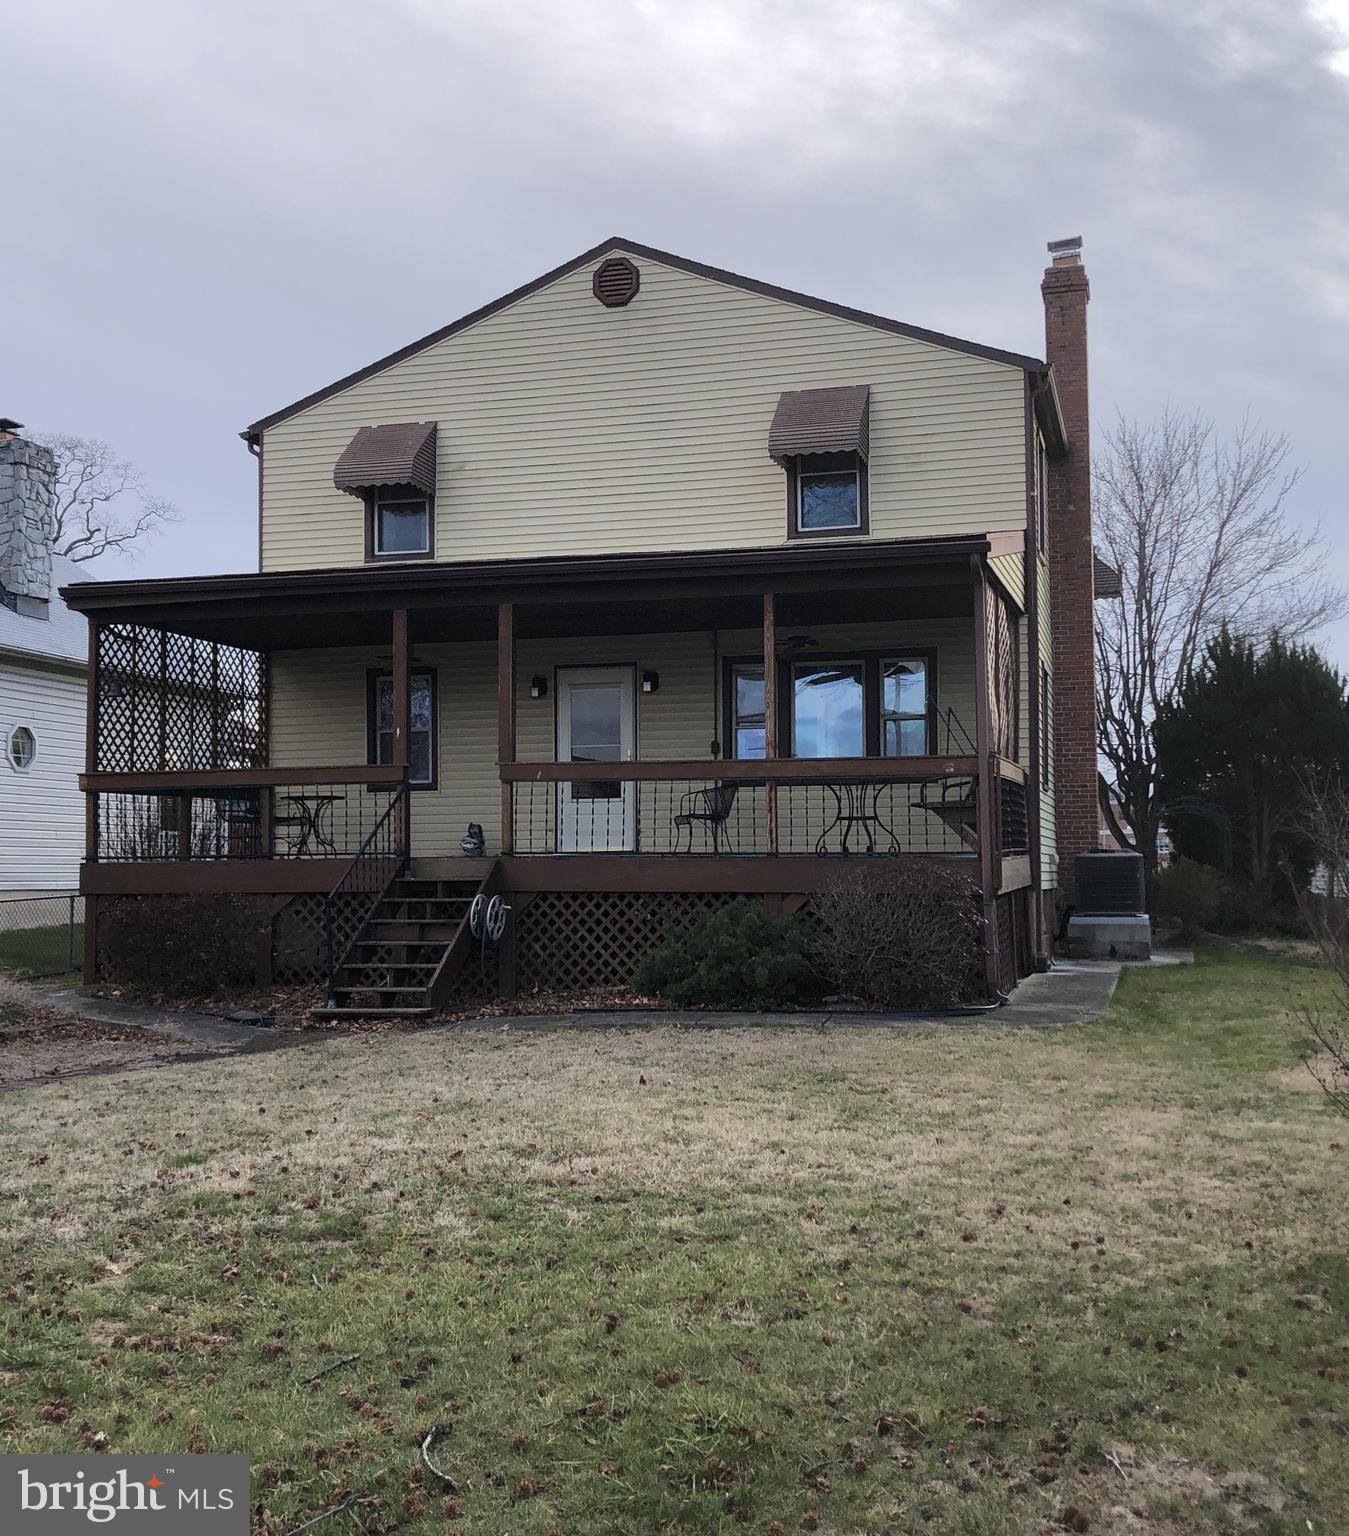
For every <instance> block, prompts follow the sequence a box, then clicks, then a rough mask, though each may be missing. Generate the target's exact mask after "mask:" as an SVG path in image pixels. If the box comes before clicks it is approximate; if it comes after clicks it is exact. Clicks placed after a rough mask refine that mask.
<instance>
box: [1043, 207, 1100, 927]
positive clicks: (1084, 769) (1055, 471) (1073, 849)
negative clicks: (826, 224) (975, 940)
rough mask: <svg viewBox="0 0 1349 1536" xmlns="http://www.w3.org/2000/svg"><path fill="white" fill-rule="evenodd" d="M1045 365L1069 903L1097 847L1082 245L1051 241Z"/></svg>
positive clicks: (1058, 782)
mask: <svg viewBox="0 0 1349 1536" xmlns="http://www.w3.org/2000/svg"><path fill="white" fill-rule="evenodd" d="M1049 255H1050V264H1049V267H1048V268H1047V269H1046V271H1045V275H1044V281H1043V282H1042V283H1041V284H1040V292H1041V293H1042V294H1043V295H1044V302H1045V359H1046V361H1047V362H1049V363H1050V364H1051V365H1052V366H1053V369H1054V381H1055V385H1056V387H1057V389H1058V397H1059V405H1060V407H1061V408H1062V411H1063V424H1064V428H1065V431H1066V433H1067V437H1068V453H1067V455H1066V457H1064V458H1062V459H1058V460H1056V461H1054V462H1052V463H1051V464H1050V468H1049V572H1050V582H1051V587H1050V619H1051V622H1052V626H1053V635H1054V703H1053V721H1054V779H1055V790H1056V799H1057V804H1058V879H1059V884H1060V885H1062V886H1063V887H1064V889H1065V890H1066V891H1067V892H1068V896H1069V899H1070V900H1071V899H1072V898H1073V896H1074V861H1075V860H1076V857H1077V855H1078V854H1079V853H1086V852H1088V851H1090V850H1091V849H1094V848H1095V847H1096V846H1097V844H1098V842H1099V840H1100V812H1099V810H1098V806H1097V796H1096V648H1095V634H1096V631H1095V617H1094V614H1093V611H1092V603H1093V599H1094V593H1093V585H1092V545H1091V426H1090V419H1089V411H1088V399H1087V301H1088V299H1089V298H1090V297H1091V287H1090V285H1089V284H1088V282H1087V272H1086V268H1085V267H1084V266H1083V265H1082V240H1081V237H1080V236H1075V237H1074V238H1072V239H1070V240H1051V241H1050V242H1049Z"/></svg>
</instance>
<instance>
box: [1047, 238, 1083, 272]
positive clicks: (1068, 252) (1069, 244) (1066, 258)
mask: <svg viewBox="0 0 1349 1536" xmlns="http://www.w3.org/2000/svg"><path fill="white" fill-rule="evenodd" d="M1045 249H1046V250H1047V251H1048V252H1049V254H1050V256H1051V257H1052V258H1053V262H1054V265H1055V266H1056V267H1068V266H1080V265H1081V262H1082V236H1081V235H1069V236H1068V238H1067V239H1066V240H1051V241H1050V242H1049V243H1048V245H1047V246H1046V247H1045Z"/></svg>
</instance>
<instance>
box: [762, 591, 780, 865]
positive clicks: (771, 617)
mask: <svg viewBox="0 0 1349 1536" xmlns="http://www.w3.org/2000/svg"><path fill="white" fill-rule="evenodd" d="M776 656H777V601H776V598H775V597H774V594H773V593H772V592H765V593H764V595H763V755H764V757H765V758H767V759H768V761H769V762H770V763H771V762H773V761H774V760H775V759H776V758H777V755H778V669H777V662H776ZM764 798H765V803H766V809H767V813H768V852H769V853H770V854H774V853H776V852H777V851H778V786H777V780H776V779H774V778H773V777H772V776H771V771H770V776H769V778H768V780H767V782H766V783H765V785H764Z"/></svg>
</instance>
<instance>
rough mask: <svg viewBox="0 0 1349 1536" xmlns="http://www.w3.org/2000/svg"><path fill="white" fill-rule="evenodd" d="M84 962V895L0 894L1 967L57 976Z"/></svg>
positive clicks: (19, 971)
mask: <svg viewBox="0 0 1349 1536" xmlns="http://www.w3.org/2000/svg"><path fill="white" fill-rule="evenodd" d="M83 964H84V897H83V896H0V971H14V972H18V973H19V974H21V975H26V976H60V975H64V974H65V973H66V972H68V971H78V970H79V969H80V967H81V966H82V965H83Z"/></svg>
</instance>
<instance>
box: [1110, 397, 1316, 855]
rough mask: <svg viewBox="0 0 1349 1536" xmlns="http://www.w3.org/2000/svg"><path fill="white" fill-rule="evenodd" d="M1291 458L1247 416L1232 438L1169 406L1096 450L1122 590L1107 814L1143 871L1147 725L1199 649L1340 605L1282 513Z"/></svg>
mask: <svg viewBox="0 0 1349 1536" xmlns="http://www.w3.org/2000/svg"><path fill="white" fill-rule="evenodd" d="M1289 453H1290V447H1289V443H1288V440H1287V438H1285V437H1282V436H1276V435H1274V434H1273V433H1270V432H1267V431H1265V430H1264V429H1263V428H1262V427H1260V426H1259V425H1258V424H1256V423H1254V422H1252V421H1251V420H1250V419H1249V418H1247V419H1245V420H1243V421H1242V422H1241V424H1240V426H1239V427H1238V428H1237V430H1236V432H1235V434H1234V435H1233V436H1232V437H1231V438H1230V439H1224V438H1221V437H1219V435H1218V433H1217V430H1216V428H1215V427H1214V424H1213V422H1212V421H1210V420H1209V419H1208V418H1207V417H1206V416H1204V415H1203V414H1202V413H1200V412H1194V413H1192V414H1190V415H1185V414H1182V413H1181V412H1179V411H1176V410H1174V409H1172V408H1171V407H1170V406H1168V407H1167V408H1166V410H1165V411H1163V413H1162V415H1161V417H1160V418H1159V419H1158V420H1156V421H1154V422H1148V423H1140V422H1135V421H1128V420H1126V419H1124V418H1123V417H1121V418H1119V419H1118V420H1117V421H1116V423H1115V425H1114V426H1113V427H1112V428H1111V429H1110V430H1109V431H1107V432H1106V433H1105V435H1104V438H1103V440H1102V442H1101V446H1100V448H1099V449H1098V450H1097V453H1096V464H1095V477H1094V488H1093V495H1094V505H1095V523H1096V539H1097V543H1098V545H1099V546H1100V548H1101V550H1102V553H1103V554H1104V555H1105V557H1106V559H1108V560H1109V561H1110V563H1111V564H1112V565H1114V566H1115V567H1117V568H1118V570H1119V572H1120V578H1121V584H1122V587H1123V593H1124V596H1123V601H1122V602H1118V603H1115V602H1112V603H1101V604H1099V605H1098V607H1097V614H1096V665H1097V741H1098V747H1099V750H1100V753H1101V755H1102V757H1103V758H1104V759H1105V760H1106V762H1107V764H1108V765H1109V776H1108V777H1107V776H1103V777H1102V782H1101V808H1102V812H1103V814H1104V815H1105V817H1106V819H1107V821H1108V822H1109V823H1110V824H1111V828H1112V830H1113V831H1114V832H1115V834H1116V836H1117V837H1118V838H1119V839H1120V842H1121V845H1122V846H1124V847H1131V848H1137V850H1138V851H1139V852H1140V853H1141V854H1142V855H1143V859H1144V863H1145V865H1146V867H1147V869H1148V870H1149V872H1151V871H1152V870H1153V869H1155V868H1156V864H1157V834H1158V829H1159V824H1160V814H1159V813H1160V806H1159V803H1158V796H1157V754H1156V744H1155V741H1154V738H1153V723H1154V721H1155V719H1156V717H1157V710H1158V708H1159V707H1160V705H1161V704H1162V702H1163V701H1164V700H1165V699H1168V698H1169V697H1170V696H1171V694H1172V692H1173V690H1174V688H1175V687H1176V684H1177V683H1178V682H1179V681H1180V679H1181V678H1183V677H1184V676H1185V675H1186V674H1187V673H1188V672H1189V670H1190V669H1191V668H1192V667H1193V666H1194V664H1195V662H1196V661H1197V659H1198V657H1199V653H1200V650H1201V648H1202V647H1203V646H1204V645H1205V643H1206V642H1207V641H1208V640H1209V639H1210V638H1211V637H1212V636H1213V635H1214V634H1215V633H1216V632H1217V631H1218V630H1219V629H1220V628H1221V627H1222V625H1223V624H1226V625H1227V626H1228V627H1229V628H1230V629H1232V630H1233V631H1234V632H1235V633H1239V634H1244V635H1253V636H1263V635H1265V634H1267V633H1268V632H1269V631H1270V630H1273V629H1277V630H1278V631H1279V633H1280V634H1281V635H1283V637H1284V638H1285V639H1286V640H1294V639H1297V638H1299V637H1301V636H1305V635H1308V634H1310V633H1312V632H1314V631H1316V630H1318V629H1320V628H1322V627H1323V626H1324V625H1325V624H1327V623H1328V622H1329V621H1330V620H1332V619H1334V618H1337V617H1339V615H1340V614H1341V613H1343V612H1344V609H1345V600H1344V594H1343V593H1342V592H1341V591H1340V590H1339V589H1338V588H1337V587H1335V586H1334V585H1332V584H1331V583H1330V582H1328V581H1327V580H1326V579H1325V577H1324V576H1323V575H1322V565H1323V545H1322V540H1321V537H1320V533H1319V531H1314V532H1313V533H1311V534H1310V535H1308V534H1305V533H1302V532H1299V531H1298V530H1296V529H1294V528H1291V527H1289V526H1288V524H1287V523H1286V521H1285V520H1284V502H1285V501H1286V499H1287V497H1288V494H1289V492H1290V491H1291V490H1292V489H1293V487H1294V486H1295V485H1296V484H1297V481H1298V476H1299V471H1298V470H1296V469H1293V468H1291V467H1290V466H1289V462H1288V460H1289ZM1112 781H1113V782H1112ZM1112 790H1113V792H1114V794H1115V795H1116V796H1118V801H1119V806H1120V807H1121V808H1122V809H1123V813H1124V814H1123V818H1122V820H1123V821H1124V822H1127V826H1125V825H1121V818H1120V817H1119V816H1117V815H1116V813H1115V806H1114V805H1113V804H1112V803H1111V793H1110V792H1111V791H1112Z"/></svg>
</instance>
